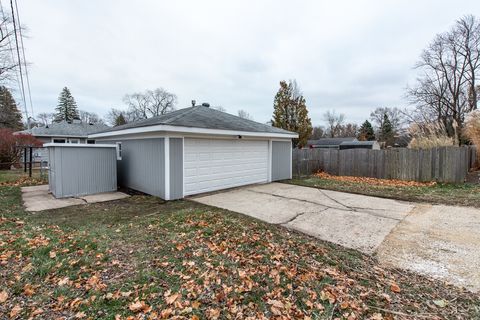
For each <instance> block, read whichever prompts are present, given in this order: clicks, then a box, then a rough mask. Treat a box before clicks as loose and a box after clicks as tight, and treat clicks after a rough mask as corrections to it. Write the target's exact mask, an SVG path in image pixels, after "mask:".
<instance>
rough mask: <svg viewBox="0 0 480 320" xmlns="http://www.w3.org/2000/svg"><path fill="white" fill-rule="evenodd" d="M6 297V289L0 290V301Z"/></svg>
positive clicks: (2, 301) (3, 300)
mask: <svg viewBox="0 0 480 320" xmlns="http://www.w3.org/2000/svg"><path fill="white" fill-rule="evenodd" d="M7 299H8V292H7V291H6V290H3V291H2V292H0V303H4V302H5V301H7Z"/></svg>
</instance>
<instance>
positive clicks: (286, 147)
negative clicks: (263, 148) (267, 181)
mask: <svg viewBox="0 0 480 320" xmlns="http://www.w3.org/2000/svg"><path fill="white" fill-rule="evenodd" d="M291 150H292V144H291V142H290V141H272V181H277V180H285V179H291V178H292V177H291V167H292V156H291Z"/></svg>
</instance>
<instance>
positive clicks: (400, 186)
mask: <svg viewBox="0 0 480 320" xmlns="http://www.w3.org/2000/svg"><path fill="white" fill-rule="evenodd" d="M286 182H287V183H292V184H296V185H302V186H307V187H315V188H320V189H327V190H334V191H343V192H350V193H357V194H364V195H368V196H376V197H382V198H392V199H398V200H405V201H417V202H428V203H434V204H446V205H460V206H470V207H477V208H480V184H468V183H465V184H448V183H418V182H413V181H400V180H387V179H375V178H361V177H346V176H341V177H339V176H333V175H329V174H327V173H319V174H316V175H312V176H311V177H306V178H300V179H293V180H289V181H286Z"/></svg>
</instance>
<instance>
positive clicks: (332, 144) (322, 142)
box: [307, 137, 357, 149]
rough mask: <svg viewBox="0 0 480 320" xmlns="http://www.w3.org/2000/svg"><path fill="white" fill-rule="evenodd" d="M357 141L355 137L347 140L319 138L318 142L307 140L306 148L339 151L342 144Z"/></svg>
mask: <svg viewBox="0 0 480 320" xmlns="http://www.w3.org/2000/svg"><path fill="white" fill-rule="evenodd" d="M352 141H357V138H355V137H349V138H321V139H318V140H308V141H307V148H313V149H315V148H325V149H339V148H340V144H341V143H343V142H352Z"/></svg>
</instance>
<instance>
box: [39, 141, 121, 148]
mask: <svg viewBox="0 0 480 320" xmlns="http://www.w3.org/2000/svg"><path fill="white" fill-rule="evenodd" d="M43 146H44V147H71V148H116V147H117V145H115V144H86V143H53V142H49V143H44V144H43Z"/></svg>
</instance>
